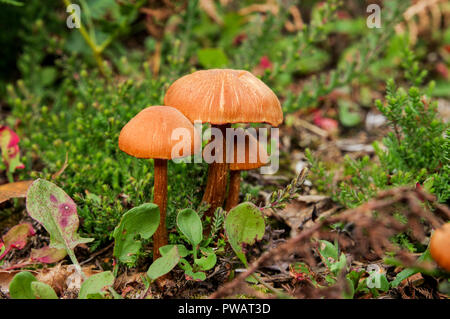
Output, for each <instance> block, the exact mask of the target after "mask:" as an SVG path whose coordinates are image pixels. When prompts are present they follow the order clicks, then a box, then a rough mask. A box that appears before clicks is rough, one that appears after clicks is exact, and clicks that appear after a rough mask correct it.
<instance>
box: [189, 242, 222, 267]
mask: <svg viewBox="0 0 450 319" xmlns="http://www.w3.org/2000/svg"><path fill="white" fill-rule="evenodd" d="M200 251H201V252H202V253H203V254H205V255H206V257H201V258H198V259H195V260H194V263H195V264H196V265H197V266H198V267H199V269H200V270H205V271H206V270H210V269H211V268H213V267H214V266H215V265H216V262H217V256H216V254H215V253H214V251H213V250H212V248H209V247H208V248H201V249H200Z"/></svg>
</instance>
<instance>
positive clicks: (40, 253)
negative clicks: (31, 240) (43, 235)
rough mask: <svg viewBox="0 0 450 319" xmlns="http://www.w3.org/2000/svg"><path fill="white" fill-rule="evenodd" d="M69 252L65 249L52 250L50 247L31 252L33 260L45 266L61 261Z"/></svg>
mask: <svg viewBox="0 0 450 319" xmlns="http://www.w3.org/2000/svg"><path fill="white" fill-rule="evenodd" d="M66 255H67V252H66V250H65V249H57V248H51V247H50V246H45V247H42V248H40V249H32V250H31V256H30V257H31V260H32V261H37V262H40V263H43V264H52V263H56V262H58V261H60V260H61V259H63V258H64V257H66Z"/></svg>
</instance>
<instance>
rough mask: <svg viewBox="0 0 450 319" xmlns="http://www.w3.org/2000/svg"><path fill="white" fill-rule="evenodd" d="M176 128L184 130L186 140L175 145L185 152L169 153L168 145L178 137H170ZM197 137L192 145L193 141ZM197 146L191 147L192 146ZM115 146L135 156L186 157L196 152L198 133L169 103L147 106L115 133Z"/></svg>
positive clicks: (176, 141)
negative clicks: (117, 141) (118, 133)
mask: <svg viewBox="0 0 450 319" xmlns="http://www.w3.org/2000/svg"><path fill="white" fill-rule="evenodd" d="M177 128H183V129H187V130H188V131H189V133H190V139H189V140H185V139H183V144H181V145H178V146H180V148H181V149H183V150H188V153H187V154H186V153H185V154H178V155H176V156H172V148H173V147H174V146H175V145H177V144H178V143H180V140H176V139H175V140H172V132H173V131H174V130H175V129H177ZM196 139H198V140H197V141H198V142H197V143H196V144H195V143H194V141H195V140H196ZM195 146H196V147H197V149H194V147H195ZM119 148H120V149H121V150H122V151H124V152H125V153H127V154H129V155H131V156H134V157H137V158H158V159H173V158H181V157H185V156H190V155H192V154H195V153H197V152H198V151H200V148H201V141H200V135H199V133H198V132H197V130H195V128H194V126H193V125H192V123H191V121H189V119H187V118H186V117H185V116H184V115H183V114H182V113H181V112H180V111H178V110H177V109H176V108H174V107H171V106H150V107H148V108H146V109H144V110H142V111H141V112H139V113H138V114H137V115H136V116H135V117H133V118H132V119H131V120H130V121H129V122H128V123H127V124H126V125H125V126H124V127H123V128H122V131H121V132H120V135H119Z"/></svg>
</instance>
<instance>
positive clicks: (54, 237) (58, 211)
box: [26, 179, 94, 250]
mask: <svg viewBox="0 0 450 319" xmlns="http://www.w3.org/2000/svg"><path fill="white" fill-rule="evenodd" d="M26 206H27V211H28V214H29V215H30V216H31V217H33V218H34V219H35V220H37V221H38V222H39V223H41V224H42V225H43V226H44V228H45V229H46V230H47V232H48V233H49V234H50V247H52V248H58V249H66V250H73V249H74V248H75V247H76V246H77V245H79V244H82V243H89V242H91V241H93V240H94V239H93V238H82V237H80V236H79V235H78V233H77V230H78V225H79V220H78V214H77V206H76V205H75V203H74V201H73V200H72V198H70V197H69V195H67V194H66V193H65V192H64V191H63V190H62V189H61V188H59V187H58V186H56V185H55V184H53V183H51V182H48V181H46V180H43V179H37V180H36V181H34V182H33V184H31V186H30V187H29V188H28V193H27V200H26Z"/></svg>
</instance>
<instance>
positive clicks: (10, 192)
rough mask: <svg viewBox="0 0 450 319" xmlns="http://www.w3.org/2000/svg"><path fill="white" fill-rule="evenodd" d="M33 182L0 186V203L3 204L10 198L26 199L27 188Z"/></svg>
mask: <svg viewBox="0 0 450 319" xmlns="http://www.w3.org/2000/svg"><path fill="white" fill-rule="evenodd" d="M31 183H33V181H20V182H14V183H8V184H3V185H0V203H3V202H5V201H7V200H9V199H11V198H16V197H26V196H27V190H28V187H29V186H30V185H31Z"/></svg>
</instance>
